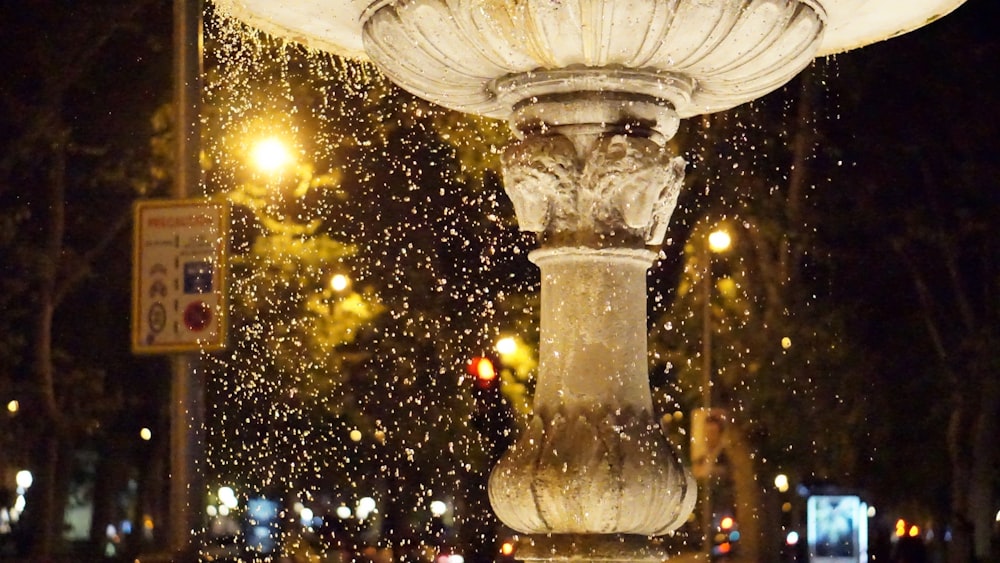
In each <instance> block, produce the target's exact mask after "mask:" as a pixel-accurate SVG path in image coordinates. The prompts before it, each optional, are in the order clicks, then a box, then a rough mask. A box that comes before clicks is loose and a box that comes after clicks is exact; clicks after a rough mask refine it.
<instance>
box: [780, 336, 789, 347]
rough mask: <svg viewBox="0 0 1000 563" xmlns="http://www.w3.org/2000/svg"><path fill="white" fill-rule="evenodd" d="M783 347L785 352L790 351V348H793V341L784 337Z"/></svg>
mask: <svg viewBox="0 0 1000 563" xmlns="http://www.w3.org/2000/svg"><path fill="white" fill-rule="evenodd" d="M781 347H782V348H784V349H785V350H788V349H789V348H791V347H792V339H791V338H788V337H787V336H785V337H783V338H782V339H781Z"/></svg>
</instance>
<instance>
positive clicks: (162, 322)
mask: <svg viewBox="0 0 1000 563" xmlns="http://www.w3.org/2000/svg"><path fill="white" fill-rule="evenodd" d="M146 320H147V321H148V322H149V332H151V333H153V334H159V333H160V332H163V329H164V328H165V327H166V326H167V310H166V309H164V308H163V303H153V306H152V307H150V308H149V314H148V316H147V318H146Z"/></svg>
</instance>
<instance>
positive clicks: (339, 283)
mask: <svg viewBox="0 0 1000 563" xmlns="http://www.w3.org/2000/svg"><path fill="white" fill-rule="evenodd" d="M350 286H351V278H349V277H347V276H345V275H344V274H335V275H334V276H333V277H331V278H330V289H332V290H334V291H338V292H339V291H344V290H345V289H347V288H348V287H350Z"/></svg>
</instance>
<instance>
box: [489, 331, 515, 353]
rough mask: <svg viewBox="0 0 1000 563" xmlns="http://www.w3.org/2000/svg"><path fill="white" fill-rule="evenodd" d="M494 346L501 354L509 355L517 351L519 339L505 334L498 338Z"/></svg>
mask: <svg viewBox="0 0 1000 563" xmlns="http://www.w3.org/2000/svg"><path fill="white" fill-rule="evenodd" d="M494 348H495V349H496V351H497V353H499V354H500V355H501V356H509V355H511V354H513V353H514V352H517V340H515V339H514V337H513V336H505V337H503V338H501V339H500V340H497V343H496V346H494Z"/></svg>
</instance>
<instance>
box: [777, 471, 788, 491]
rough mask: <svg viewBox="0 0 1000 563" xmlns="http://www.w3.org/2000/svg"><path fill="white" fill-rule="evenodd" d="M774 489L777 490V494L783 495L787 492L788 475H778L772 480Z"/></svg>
mask: <svg viewBox="0 0 1000 563" xmlns="http://www.w3.org/2000/svg"><path fill="white" fill-rule="evenodd" d="M774 487H775V488H776V489H778V492H781V493H784V492H787V491H788V475H785V474H784V473H780V474H778V475H777V476H776V477H775V478H774Z"/></svg>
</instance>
